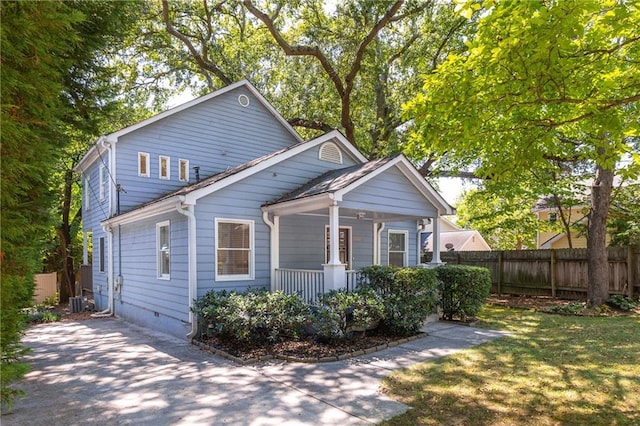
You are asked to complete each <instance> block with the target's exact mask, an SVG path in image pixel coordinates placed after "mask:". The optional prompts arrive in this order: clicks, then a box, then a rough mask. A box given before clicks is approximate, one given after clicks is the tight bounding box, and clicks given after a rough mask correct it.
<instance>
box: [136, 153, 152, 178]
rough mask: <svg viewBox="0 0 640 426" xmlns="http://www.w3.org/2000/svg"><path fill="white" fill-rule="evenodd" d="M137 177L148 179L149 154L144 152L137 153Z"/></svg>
mask: <svg viewBox="0 0 640 426" xmlns="http://www.w3.org/2000/svg"><path fill="white" fill-rule="evenodd" d="M138 176H141V177H149V176H150V173H149V154H147V153H146V152H139V153H138Z"/></svg>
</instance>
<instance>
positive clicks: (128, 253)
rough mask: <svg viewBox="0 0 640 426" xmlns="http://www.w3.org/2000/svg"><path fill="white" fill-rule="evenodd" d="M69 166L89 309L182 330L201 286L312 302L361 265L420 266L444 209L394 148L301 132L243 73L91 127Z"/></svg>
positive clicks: (192, 322) (188, 330) (192, 325)
mask: <svg viewBox="0 0 640 426" xmlns="http://www.w3.org/2000/svg"><path fill="white" fill-rule="evenodd" d="M76 171H77V172H78V173H81V174H82V176H83V221H84V224H83V231H84V263H85V264H88V263H89V262H90V261H91V270H92V274H93V290H94V299H95V304H96V307H97V308H99V309H103V312H102V313H101V314H104V315H112V314H115V315H117V316H119V317H121V318H123V319H125V320H129V321H132V322H136V323H138V324H140V325H143V326H147V327H150V328H155V329H159V330H163V331H165V332H168V333H170V334H173V335H176V336H182V337H184V336H185V335H187V334H189V336H192V335H193V333H195V330H196V318H194V315H193V314H192V312H191V311H190V307H191V306H192V303H193V301H194V299H196V298H198V297H201V296H202V295H204V294H205V293H206V292H207V291H209V290H236V291H245V290H248V289H250V288H267V289H271V290H276V289H283V290H285V291H288V292H298V293H300V294H302V295H303V296H304V297H306V298H307V299H308V300H310V301H313V298H314V297H315V296H316V295H317V293H319V292H326V291H328V290H331V289H338V288H343V287H345V286H346V285H348V283H349V282H353V280H354V279H355V271H356V270H357V269H359V268H361V267H363V266H367V265H372V264H383V265H386V264H392V265H399V266H400V265H405V266H410V265H417V264H419V263H420V256H419V251H420V248H419V232H420V230H421V228H420V225H421V223H422V222H423V219H424V218H437V217H439V216H440V215H441V214H452V213H453V208H452V207H451V206H449V205H448V204H447V203H446V201H445V200H444V199H443V198H442V197H441V196H440V194H438V193H437V192H436V191H435V190H434V189H433V187H432V186H431V185H430V184H429V183H428V182H426V180H425V179H423V177H422V176H421V175H420V174H419V173H418V172H417V170H416V169H415V167H414V166H413V165H412V164H411V163H410V162H409V161H408V160H407V159H406V158H405V157H404V156H403V155H397V156H394V157H390V158H385V159H380V160H375V161H367V159H366V158H365V157H364V156H363V155H362V154H361V153H360V152H359V151H358V150H357V149H356V148H355V147H354V146H353V145H352V144H351V143H349V142H348V141H347V140H346V138H345V137H344V136H343V135H342V134H341V133H340V132H338V131H332V132H329V133H327V134H324V135H322V136H320V137H317V138H315V139H311V140H307V141H304V140H302V138H301V137H300V136H299V135H298V134H297V133H296V132H295V130H294V129H293V128H292V127H291V126H290V125H289V124H288V123H287V122H286V120H284V118H283V117H282V116H281V115H280V114H279V113H278V112H277V111H275V109H274V108H273V107H272V106H271V105H270V104H269V103H268V102H267V101H266V100H265V99H264V97H263V96H262V95H261V94H260V93H259V92H258V91H257V90H256V89H255V88H254V87H253V86H252V85H251V84H250V83H249V82H247V81H240V82H238V83H235V84H232V85H230V86H227V87H225V88H223V89H220V90H218V91H215V92H213V93H211V94H209V95H206V96H203V97H200V98H198V99H194V100H192V101H191V102H188V103H186V104H184V105H181V106H178V107H176V108H173V109H170V110H168V111H165V112H163V113H161V114H158V115H156V116H153V117H151V118H149V119H147V120H144V121H142V122H140V123H137V124H134V125H132V126H129V127H126V128H124V129H122V130H119V131H117V132H114V133H111V134H108V135H105V136H102V137H100V138H99V139H98V140H97V141H96V143H95V144H94V145H93V146H92V148H91V149H90V150H89V151H88V152H87V153H86V155H85V156H84V157H83V159H82V160H81V161H80V163H79V164H78V166H77V167H76ZM436 228H437V227H436ZM435 233H436V234H437V233H438V229H435ZM436 240H437V238H436ZM90 252H92V256H91V259H90V258H89V257H90V256H89V253H90ZM434 262H435V263H437V262H439V254H437V255H436V256H434Z"/></svg>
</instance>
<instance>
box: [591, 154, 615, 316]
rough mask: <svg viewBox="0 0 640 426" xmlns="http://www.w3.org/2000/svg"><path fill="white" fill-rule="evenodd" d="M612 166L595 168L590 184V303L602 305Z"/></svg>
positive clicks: (605, 294)
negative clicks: (594, 174) (593, 177)
mask: <svg viewBox="0 0 640 426" xmlns="http://www.w3.org/2000/svg"><path fill="white" fill-rule="evenodd" d="M613 176H614V172H613V170H609V169H604V168H603V167H601V166H597V168H596V177H595V179H594V182H593V185H592V186H591V206H590V207H591V208H590V211H589V227H588V233H587V259H588V262H589V267H588V287H587V300H588V303H589V306H591V307H597V306H600V305H602V304H603V303H604V302H605V301H606V300H607V299H608V298H609V262H608V259H607V241H606V237H607V216H608V214H609V204H610V200H611V191H612V187H613Z"/></svg>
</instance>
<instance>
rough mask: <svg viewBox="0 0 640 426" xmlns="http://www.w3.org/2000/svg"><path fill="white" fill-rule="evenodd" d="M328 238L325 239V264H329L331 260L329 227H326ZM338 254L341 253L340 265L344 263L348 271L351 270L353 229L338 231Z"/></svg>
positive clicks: (340, 229)
mask: <svg viewBox="0 0 640 426" xmlns="http://www.w3.org/2000/svg"><path fill="white" fill-rule="evenodd" d="M325 232H326V238H325V248H326V250H325V259H324V261H325V263H328V262H329V258H330V257H331V256H330V253H329V249H330V247H331V245H330V241H329V240H330V234H329V227H328V226H327V227H326V231H325ZM338 253H339V259H340V263H343V264H345V265H347V266H346V269H347V270H349V269H351V268H350V265H351V228H342V227H340V228H339V231H338Z"/></svg>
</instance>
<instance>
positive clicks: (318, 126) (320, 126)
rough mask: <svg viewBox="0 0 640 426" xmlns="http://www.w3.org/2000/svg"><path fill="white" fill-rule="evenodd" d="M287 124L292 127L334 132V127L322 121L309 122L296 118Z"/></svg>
mask: <svg viewBox="0 0 640 426" xmlns="http://www.w3.org/2000/svg"><path fill="white" fill-rule="evenodd" d="M287 122H288V123H289V124H290V125H292V126H297V127H304V128H306V129H314V130H322V131H323V132H330V131H331V130H334V129H335V128H334V127H331V126H329V125H328V124H327V123H324V122H322V121H313V120H307V119H306V118H302V117H295V118H291V119H289V120H287Z"/></svg>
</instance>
